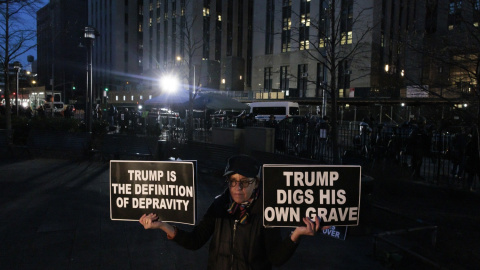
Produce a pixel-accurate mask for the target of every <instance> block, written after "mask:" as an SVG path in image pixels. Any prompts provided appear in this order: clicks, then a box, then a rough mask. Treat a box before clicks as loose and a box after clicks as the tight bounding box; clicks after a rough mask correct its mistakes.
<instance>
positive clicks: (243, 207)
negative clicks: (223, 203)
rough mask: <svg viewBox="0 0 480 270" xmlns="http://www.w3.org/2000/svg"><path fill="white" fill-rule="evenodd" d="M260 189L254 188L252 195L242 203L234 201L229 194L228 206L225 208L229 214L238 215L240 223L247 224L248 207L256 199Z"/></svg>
mask: <svg viewBox="0 0 480 270" xmlns="http://www.w3.org/2000/svg"><path fill="white" fill-rule="evenodd" d="M259 190H260V189H258V188H257V189H256V190H254V191H253V193H252V197H251V198H250V199H249V200H248V201H246V202H243V203H240V204H239V203H236V202H235V201H234V200H233V199H232V196H230V204H229V207H228V208H227V212H228V213H229V214H230V215H235V216H237V217H238V220H239V223H240V224H247V222H248V211H247V210H248V208H249V207H250V206H251V205H252V204H253V202H254V201H255V200H257V198H258V195H259V194H260V192H259Z"/></svg>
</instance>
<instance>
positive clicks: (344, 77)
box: [337, 60, 351, 98]
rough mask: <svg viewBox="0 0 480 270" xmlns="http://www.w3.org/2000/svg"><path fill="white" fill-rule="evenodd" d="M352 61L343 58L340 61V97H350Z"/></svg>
mask: <svg viewBox="0 0 480 270" xmlns="http://www.w3.org/2000/svg"><path fill="white" fill-rule="evenodd" d="M350 74H351V71H350V63H349V61H348V60H342V61H340V62H339V63H338V82H337V84H338V97H339V98H343V97H348V90H349V89H350Z"/></svg>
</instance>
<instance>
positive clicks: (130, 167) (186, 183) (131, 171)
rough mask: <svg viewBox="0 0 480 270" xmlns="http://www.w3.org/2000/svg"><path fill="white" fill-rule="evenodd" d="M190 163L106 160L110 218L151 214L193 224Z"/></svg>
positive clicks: (192, 181) (137, 217)
mask: <svg viewBox="0 0 480 270" xmlns="http://www.w3.org/2000/svg"><path fill="white" fill-rule="evenodd" d="M194 172H195V170H194V165H193V162H178V161H175V162H172V161H118V160H117V161H110V218H111V219H112V220H135V221H138V219H139V218H140V217H141V216H142V215H143V214H145V213H155V214H157V215H158V216H159V218H160V220H162V221H169V222H176V223H184V224H191V225H194V224H195V216H196V203H195V202H196V200H195V194H196V189H195V175H194Z"/></svg>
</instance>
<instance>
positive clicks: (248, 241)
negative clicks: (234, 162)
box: [173, 189, 297, 270]
mask: <svg viewBox="0 0 480 270" xmlns="http://www.w3.org/2000/svg"><path fill="white" fill-rule="evenodd" d="M229 198H230V194H229V190H228V189H227V190H226V191H225V192H224V193H223V194H222V195H220V196H218V197H217V198H215V200H214V202H213V203H212V204H211V205H210V207H209V209H208V210H207V213H206V214H205V215H204V216H203V218H202V220H201V221H200V222H199V224H198V225H197V226H195V227H194V228H193V231H191V232H186V231H183V230H180V229H179V230H178V232H177V235H176V236H175V238H174V239H173V240H174V241H175V242H176V243H178V244H179V245H181V246H183V247H185V248H187V249H192V250H196V249H199V248H201V247H202V246H203V245H204V244H205V243H206V242H207V241H208V240H209V239H210V237H212V241H211V242H210V248H209V255H208V267H207V269H222V270H224V269H272V265H275V266H278V265H281V264H283V263H285V262H286V261H287V260H288V259H289V258H290V257H291V256H292V255H293V253H294V252H295V250H296V247H297V245H296V244H295V243H294V242H292V240H291V239H290V237H287V238H286V239H285V240H283V241H282V238H281V233H280V229H278V228H265V227H263V206H262V203H263V199H262V198H258V199H257V200H256V202H254V204H253V205H252V206H251V207H250V209H249V210H250V214H249V217H248V218H249V219H248V222H247V224H240V223H238V222H236V221H235V218H234V216H232V215H230V214H228V213H227V210H226V209H227V205H228V204H229V202H230V199H229Z"/></svg>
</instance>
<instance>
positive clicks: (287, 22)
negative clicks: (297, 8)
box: [282, 0, 292, 52]
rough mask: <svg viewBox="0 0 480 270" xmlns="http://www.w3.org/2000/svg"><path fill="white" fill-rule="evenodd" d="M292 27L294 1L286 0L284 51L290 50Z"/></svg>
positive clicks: (284, 2)
mask: <svg viewBox="0 0 480 270" xmlns="http://www.w3.org/2000/svg"><path fill="white" fill-rule="evenodd" d="M291 29H292V1H291V0H284V1H283V7H282V52H289V51H290V50H291V46H290V33H291Z"/></svg>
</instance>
